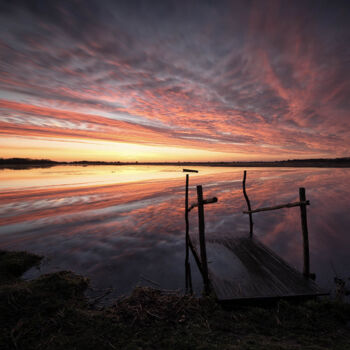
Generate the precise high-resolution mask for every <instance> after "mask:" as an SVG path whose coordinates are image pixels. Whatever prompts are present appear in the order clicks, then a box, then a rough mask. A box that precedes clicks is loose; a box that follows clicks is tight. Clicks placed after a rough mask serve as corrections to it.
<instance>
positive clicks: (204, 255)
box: [197, 185, 210, 295]
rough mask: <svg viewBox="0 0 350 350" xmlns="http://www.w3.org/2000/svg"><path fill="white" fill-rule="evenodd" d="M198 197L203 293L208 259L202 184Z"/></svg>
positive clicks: (198, 190) (206, 290)
mask: <svg viewBox="0 0 350 350" xmlns="http://www.w3.org/2000/svg"><path fill="white" fill-rule="evenodd" d="M197 197H198V225H199V245H200V253H201V265H202V276H203V283H204V291H205V294H207V295H208V294H209V292H210V288H209V276H208V261H207V249H206V246H205V224H204V203H203V189H202V186H200V185H199V186H197Z"/></svg>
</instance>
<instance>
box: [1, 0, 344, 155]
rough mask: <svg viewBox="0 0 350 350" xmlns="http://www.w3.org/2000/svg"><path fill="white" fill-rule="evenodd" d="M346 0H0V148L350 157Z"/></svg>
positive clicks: (4, 150)
mask: <svg viewBox="0 0 350 350" xmlns="http://www.w3.org/2000/svg"><path fill="white" fill-rule="evenodd" d="M349 43H350V2H349V1H334V0H333V1H322V0H317V1H307V0H303V1H301V0H300V1H299V0H294V1H287V0H285V1H283V0H280V1H277V0H256V1H253V0H242V1H224V0H222V1H220V0H217V1H214V0H213V1H209V0H202V1H191V0H186V1H181V0H177V1H167V0H163V1H161V0H160V1H155V0H152V1H151V0H149V1H146V0H145V1H136V0H128V1H117V0H113V1H112V0H110V1H109V0H98V1H92V0H69V1H68V0H60V1H55V0H51V1H45V0H41V1H39V0H36V1H34V0H23V1H16V0H11V1H4V0H2V1H1V2H0V145H1V151H0V157H3V158H8V157H28V158H50V159H53V160H59V161H60V160H61V161H72V160H83V159H84V160H101V161H103V160H104V161H240V160H282V159H296V158H319V157H323V158H325V157H327V158H328V157H329V158H333V157H345V156H349V149H350V116H349V110H350V44H349Z"/></svg>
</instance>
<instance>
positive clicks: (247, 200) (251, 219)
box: [243, 170, 253, 238]
mask: <svg viewBox="0 0 350 350" xmlns="http://www.w3.org/2000/svg"><path fill="white" fill-rule="evenodd" d="M246 178H247V171H246V170H244V175H243V194H244V198H245V200H246V202H247V207H248V211H251V210H252V208H251V207H250V201H249V198H248V195H247V192H246V190H245V180H246ZM249 236H250V238H252V237H253V215H252V213H249Z"/></svg>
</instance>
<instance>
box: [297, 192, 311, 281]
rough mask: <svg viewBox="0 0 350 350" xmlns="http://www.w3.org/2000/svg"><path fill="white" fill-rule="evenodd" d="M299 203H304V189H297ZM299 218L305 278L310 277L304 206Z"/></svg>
mask: <svg viewBox="0 0 350 350" xmlns="http://www.w3.org/2000/svg"><path fill="white" fill-rule="evenodd" d="M299 198H300V202H302V203H305V202H306V195H305V188H303V187H301V188H299ZM300 216H301V229H302V232H303V251H304V254H303V255H304V269H303V274H304V276H305V277H307V278H309V277H310V253H309V233H308V229H307V215H306V205H305V204H301V205H300Z"/></svg>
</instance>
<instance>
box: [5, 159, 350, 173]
mask: <svg viewBox="0 0 350 350" xmlns="http://www.w3.org/2000/svg"><path fill="white" fill-rule="evenodd" d="M58 165H76V166H89V165H119V166H123V165H171V166H192V167H196V166H213V167H295V168H310V167H317V168H349V167H350V157H343V158H315V159H288V160H278V161H238V162H235V161H233V162H137V161H136V162H119V161H116V162H104V161H88V160H81V161H73V162H57V161H54V160H50V159H30V158H7V159H6V158H0V169H14V170H16V169H29V168H49V167H53V166H58Z"/></svg>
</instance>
